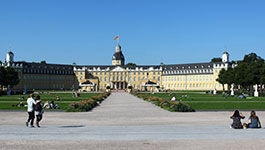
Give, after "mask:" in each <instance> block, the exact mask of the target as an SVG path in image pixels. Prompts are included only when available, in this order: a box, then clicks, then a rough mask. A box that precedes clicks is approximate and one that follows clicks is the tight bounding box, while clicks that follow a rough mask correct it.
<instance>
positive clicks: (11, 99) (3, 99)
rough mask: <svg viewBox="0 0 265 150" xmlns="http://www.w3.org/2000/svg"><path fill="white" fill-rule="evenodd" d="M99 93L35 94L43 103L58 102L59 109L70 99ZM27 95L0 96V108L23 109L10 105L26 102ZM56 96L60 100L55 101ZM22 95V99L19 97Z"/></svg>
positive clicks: (77, 99)
mask: <svg viewBox="0 0 265 150" xmlns="http://www.w3.org/2000/svg"><path fill="white" fill-rule="evenodd" d="M99 94H100V93H80V97H77V98H76V97H73V94H72V93H51V94H35V95H40V97H41V99H42V101H43V103H45V101H52V100H53V101H54V102H55V104H58V105H59V106H60V107H61V109H63V110H65V109H67V107H68V105H69V104H70V101H76V102H78V101H80V100H86V99H89V98H90V97H91V96H96V95H99ZM28 96H29V95H10V96H6V95H5V96H0V109H18V110H21V109H22V110H23V109H26V108H25V107H12V105H15V104H18V103H19V102H20V101H23V103H24V104H26V101H27V98H28ZM56 96H59V97H60V99H61V100H60V101H56V99H55V98H56ZM21 97H24V100H21V99H19V98H21Z"/></svg>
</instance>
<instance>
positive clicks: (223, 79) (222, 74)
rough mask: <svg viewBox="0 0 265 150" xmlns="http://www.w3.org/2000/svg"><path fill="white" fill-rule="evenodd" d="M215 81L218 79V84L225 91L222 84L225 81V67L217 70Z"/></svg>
mask: <svg viewBox="0 0 265 150" xmlns="http://www.w3.org/2000/svg"><path fill="white" fill-rule="evenodd" d="M216 81H218V82H219V83H220V84H222V86H223V91H225V89H224V86H225V83H226V70H225V69H222V70H221V71H220V72H219V75H218V79H216Z"/></svg>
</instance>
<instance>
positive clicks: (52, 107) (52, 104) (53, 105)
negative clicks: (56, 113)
mask: <svg viewBox="0 0 265 150" xmlns="http://www.w3.org/2000/svg"><path fill="white" fill-rule="evenodd" d="M54 107H55V104H54V101H51V103H50V108H51V109H54Z"/></svg>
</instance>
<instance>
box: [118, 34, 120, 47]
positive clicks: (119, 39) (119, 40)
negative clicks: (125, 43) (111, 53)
mask: <svg viewBox="0 0 265 150" xmlns="http://www.w3.org/2000/svg"><path fill="white" fill-rule="evenodd" d="M118 45H120V35H119V34H118Z"/></svg>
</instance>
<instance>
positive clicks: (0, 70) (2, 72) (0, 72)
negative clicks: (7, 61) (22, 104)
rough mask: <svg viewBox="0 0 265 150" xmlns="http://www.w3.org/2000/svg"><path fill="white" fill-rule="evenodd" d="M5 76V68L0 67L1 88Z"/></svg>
mask: <svg viewBox="0 0 265 150" xmlns="http://www.w3.org/2000/svg"><path fill="white" fill-rule="evenodd" d="M5 78H6V69H5V68H4V67H0V85H1V89H3V85H4V84H5Z"/></svg>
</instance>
